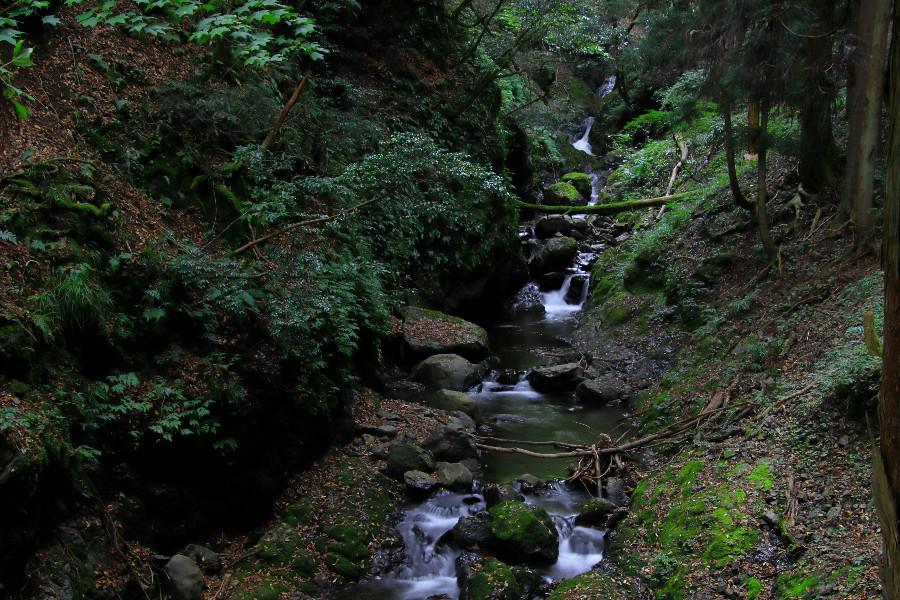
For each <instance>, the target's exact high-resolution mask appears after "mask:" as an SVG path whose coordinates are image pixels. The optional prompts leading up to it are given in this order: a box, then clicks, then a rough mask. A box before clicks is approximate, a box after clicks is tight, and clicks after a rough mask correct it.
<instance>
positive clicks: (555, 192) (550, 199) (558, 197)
mask: <svg viewBox="0 0 900 600" xmlns="http://www.w3.org/2000/svg"><path fill="white" fill-rule="evenodd" d="M589 198H590V194H588V197H587V198H586V197H584V196H582V195H581V193H579V191H578V188H576V187H575V186H574V185H572V184H571V183H567V182H565V181H560V182H559V183H554V184H553V185H550V186H547V188H546V189H544V204H548V205H556V206H584V205H585V204H587V203H588V200H589Z"/></svg>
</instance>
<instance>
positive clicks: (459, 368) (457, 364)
mask: <svg viewBox="0 0 900 600" xmlns="http://www.w3.org/2000/svg"><path fill="white" fill-rule="evenodd" d="M483 374H484V367H483V366H482V365H480V364H475V363H471V362H469V361H468V360H466V359H465V358H463V357H462V356H459V355H458V354H435V355H434V356H429V357H428V358H426V359H425V360H423V361H422V362H420V363H419V364H418V365H416V367H415V368H414V369H413V372H412V377H413V379H415V380H416V381H418V382H420V383H424V384H425V385H427V386H428V387H430V388H432V389H437V390H441V389H446V390H454V391H457V392H464V391H466V390H467V389H469V388H470V387H472V386H473V385H475V384H476V383H478V381H479V380H480V379H481V377H482V375H483Z"/></svg>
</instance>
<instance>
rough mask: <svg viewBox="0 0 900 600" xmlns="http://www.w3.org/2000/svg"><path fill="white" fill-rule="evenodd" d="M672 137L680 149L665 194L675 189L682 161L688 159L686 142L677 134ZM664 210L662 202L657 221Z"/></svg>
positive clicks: (669, 194) (669, 193) (667, 194)
mask: <svg viewBox="0 0 900 600" xmlns="http://www.w3.org/2000/svg"><path fill="white" fill-rule="evenodd" d="M674 137H675V145H676V146H678V149H679V150H681V155H680V156H679V157H678V162H677V163H675V167H673V168H672V175H671V176H670V177H669V185H667V186H666V196H671V195H672V190H674V189H675V180H676V179H678V173H679V172H680V171H681V167H682V166H684V163H685V162H687V159H688V145H687V143H686V142H685V141H684V140H683V139H682V138H681V136H680V135H678V134H675V136H674ZM665 211H666V205H665V204H663V205H662V207H660V209H659V213H658V214H657V215H656V220H657V221H658V220H659V219H661V218H662V216H663V213H664V212H665Z"/></svg>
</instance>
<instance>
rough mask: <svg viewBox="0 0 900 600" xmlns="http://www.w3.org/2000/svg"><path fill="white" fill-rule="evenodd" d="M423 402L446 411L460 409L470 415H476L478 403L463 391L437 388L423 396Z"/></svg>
mask: <svg viewBox="0 0 900 600" xmlns="http://www.w3.org/2000/svg"><path fill="white" fill-rule="evenodd" d="M423 398H424V400H425V404H426V405H427V406H430V407H431V408H438V409H441V410H446V411H447V412H454V411H461V412H463V413H465V414H467V415H469V416H470V417H473V418H474V417H477V416H478V405H477V404H476V403H475V399H474V398H473V397H472V396H469V395H468V394H466V393H463V392H457V391H455V390H437V391H435V392H430V393H427V394H425V395H424V396H423Z"/></svg>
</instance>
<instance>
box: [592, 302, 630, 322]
mask: <svg viewBox="0 0 900 600" xmlns="http://www.w3.org/2000/svg"><path fill="white" fill-rule="evenodd" d="M622 300H624V297H623V296H618V297H616V298H611V299H610V300H608V301H607V302H606V304H604V306H603V308H602V309H601V310H600V317H601V318H602V319H603V322H604V323H605V324H606V325H609V326H611V327H614V326H616V325H621V324H622V323H624V322H625V321H627V320H628V319H630V318H631V309H630V308H629V307H628V306H627V305H626V304H625V303H624V302H623V301H622Z"/></svg>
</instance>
